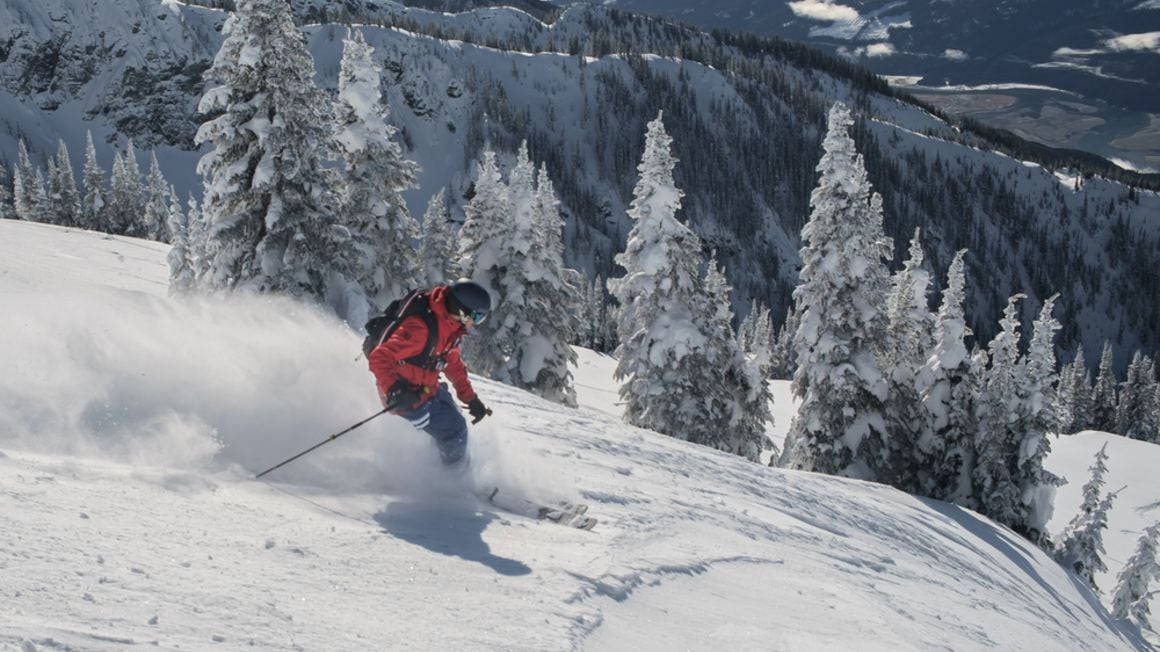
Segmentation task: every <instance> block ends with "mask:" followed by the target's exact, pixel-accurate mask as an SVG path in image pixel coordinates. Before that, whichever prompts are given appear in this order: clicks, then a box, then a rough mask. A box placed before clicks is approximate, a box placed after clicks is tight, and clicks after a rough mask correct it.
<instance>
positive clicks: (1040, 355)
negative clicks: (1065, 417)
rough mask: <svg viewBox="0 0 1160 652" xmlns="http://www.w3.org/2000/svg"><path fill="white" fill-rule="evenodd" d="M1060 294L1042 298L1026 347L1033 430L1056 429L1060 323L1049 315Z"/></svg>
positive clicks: (1027, 387)
mask: <svg viewBox="0 0 1160 652" xmlns="http://www.w3.org/2000/svg"><path fill="white" fill-rule="evenodd" d="M1058 299H1059V295H1058V294H1056V295H1053V296H1052V297H1050V298H1049V299H1047V300H1046V301H1044V302H1043V307H1042V308H1040V310H1039V317H1038V318H1036V320H1035V323H1034V324H1033V325H1032V331H1031V342H1030V344H1029V345H1028V347H1027V359H1026V363H1027V364H1026V366H1025V370H1026V372H1027V377H1026V382H1024V383H1023V388H1024V389H1025V391H1026V392H1027V399H1026V401H1027V403H1028V415H1029V417H1030V419H1031V424H1032V426H1033V428H1034V429H1035V431H1036V432H1040V433H1044V434H1046V433H1053V434H1058V433H1059V413H1058V412H1057V411H1056V397H1055V386H1056V384H1057V383H1058V380H1059V378H1058V375H1057V374H1056V371H1055V368H1056V359H1055V334H1056V332H1058V331H1059V329H1060V323H1059V322H1058V321H1056V319H1055V317H1053V316H1052V314H1051V313H1052V312H1053V311H1054V310H1055V302H1056V301H1057V300H1058Z"/></svg>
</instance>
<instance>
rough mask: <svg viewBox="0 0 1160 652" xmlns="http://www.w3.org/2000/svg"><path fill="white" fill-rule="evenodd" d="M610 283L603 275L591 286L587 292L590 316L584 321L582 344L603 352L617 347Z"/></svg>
mask: <svg viewBox="0 0 1160 652" xmlns="http://www.w3.org/2000/svg"><path fill="white" fill-rule="evenodd" d="M607 288H608V284H607V283H606V282H605V281H604V277H603V276H601V275H599V274H598V275H597V276H596V280H594V281H593V282H592V284H591V285H590V286H589V289H588V292H587V301H588V307H587V308H586V309H585V313H586V314H587V315H588V318H587V319H586V320H585V321H584V322H583V323H584V325H585V333H584V337H583V342H582V346H586V347H588V348H590V349H592V350H593V351H599V352H601V353H611V352H612V351H613V350H614V349H615V348H616V322H617V320H616V318H615V317H614V316H613V307H612V306H611V305H610V304H609V301H608V289H607Z"/></svg>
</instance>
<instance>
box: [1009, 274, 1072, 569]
mask: <svg viewBox="0 0 1160 652" xmlns="http://www.w3.org/2000/svg"><path fill="white" fill-rule="evenodd" d="M1058 298H1059V295H1058V294H1056V295H1054V296H1052V297H1050V298H1049V299H1047V300H1046V301H1044V302H1043V307H1042V308H1041V309H1040V311H1039V316H1038V317H1037V318H1036V320H1035V323H1034V324H1033V325H1032V331H1031V343H1030V344H1029V345H1028V347H1027V356H1026V358H1025V360H1024V363H1023V364H1021V365H1019V373H1020V380H1019V381H1018V382H1017V384H1016V389H1017V390H1018V396H1019V397H1020V399H1021V401H1022V408H1021V410H1020V412H1021V414H1020V416H1021V427H1020V428H1019V430H1017V431H1016V432H1017V433H1019V435H1020V436H1019V438H1018V439H1017V441H1018V448H1017V451H1018V454H1019V457H1018V459H1017V463H1016V469H1017V472H1016V475H1015V482H1016V485H1017V486H1018V488H1019V493H1020V495H1021V496H1022V503H1023V506H1024V517H1023V521H1022V523H1020V525H1019V527H1016V528H1015V529H1016V530H1017V531H1019V532H1021V533H1023V534H1024V535H1025V536H1026V537H1027V538H1028V539H1029V540H1031V541H1033V542H1035V543H1036V544H1038V545H1039V546H1040V547H1042V548H1043V549H1045V550H1050V549H1051V547H1052V544H1051V541H1050V538H1049V536H1048V532H1047V521H1048V520H1049V519H1050V518H1051V512H1052V506H1053V505H1054V503H1055V490H1056V488H1057V487H1059V486H1060V485H1062V484H1064V480H1062V479H1061V478H1059V477H1058V476H1056V475H1054V474H1053V473H1051V472H1050V471H1048V470H1047V469H1046V468H1044V465H1043V464H1044V462H1045V461H1046V459H1047V456H1048V455H1049V454H1050V453H1051V440H1050V439H1049V436H1050V435H1053V434H1057V433H1058V432H1059V417H1058V415H1057V414H1056V412H1055V390H1054V387H1055V383H1056V372H1055V334H1056V332H1057V331H1059V329H1060V324H1059V322H1058V321H1057V320H1056V319H1055V317H1053V316H1052V314H1051V313H1052V312H1053V311H1054V309H1055V301H1056V300H1057V299H1058Z"/></svg>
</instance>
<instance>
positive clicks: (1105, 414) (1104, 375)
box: [1091, 342, 1117, 432]
mask: <svg viewBox="0 0 1160 652" xmlns="http://www.w3.org/2000/svg"><path fill="white" fill-rule="evenodd" d="M1116 402H1117V399H1116V372H1115V370H1114V369H1113V367H1112V343H1111V342H1104V351H1103V353H1102V354H1101V355H1100V368H1099V371H1098V372H1097V374H1096V384H1095V387H1093V388H1092V425H1091V427H1092V428H1093V429H1094V430H1103V431H1104V432H1115V431H1116Z"/></svg>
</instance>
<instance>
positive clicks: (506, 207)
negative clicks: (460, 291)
mask: <svg viewBox="0 0 1160 652" xmlns="http://www.w3.org/2000/svg"><path fill="white" fill-rule="evenodd" d="M474 190H475V195H474V196H473V197H472V198H471V201H469V202H468V203H467V205H466V206H465V207H464V209H463V212H464V214H465V218H464V220H463V226H462V227H461V228H460V229H459V266H460V269H461V270H462V275H463V276H465V277H467V278H470V279H472V280H474V281H475V282H476V283H479V284H480V285H482V286H483V287H485V288H487V290H488V292H489V293H490V294H491V298H492V311H491V315H490V316H489V317H488V319H487V321H485V322H484V323H482V324H479V325H478V326H476V332H477V337H475V338H473V339H474V341H475V342H481V343H486V344H481V345H480V346H478V347H476V346H473V345H472V342H470V341H469V342H465V343H464V356H465V357H466V358H467V359H468V360H469V361H470V363H471V368H472V370H474V371H475V372H476V373H478V374H480V375H483V376H494V374H496V373H498V372H499V371H500V370H501V369H502V368H503V366H504V362H505V361H506V360H507V356H508V354H509V352H510V351H511V350H513V349H514V348H515V347H514V344H513V342H514V339H515V334H514V333H513V330H514V329H515V328H516V315H515V314H513V311H512V306H510V305H508V304H507V300H508V297H506V296H505V295H504V293H503V289H504V278H505V277H506V276H507V273H508V268H509V266H510V265H511V261H510V259H509V251H508V249H507V245H508V243H509V242H510V235H511V233H512V232H513V231H514V230H515V223H514V219H513V217H512V212H511V203H510V201H509V198H508V188H507V184H505V183H504V181H503V179H502V178H501V177H500V172H499V166H498V165H497V163H496V160H495V152H494V151H492V150H490V149H485V150H484V152H483V160H482V161H481V162H480V165H479V173H478V175H477V178H476V180H475V186H474ZM509 317H510V319H509Z"/></svg>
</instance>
